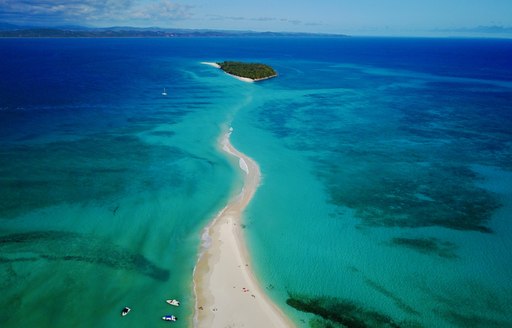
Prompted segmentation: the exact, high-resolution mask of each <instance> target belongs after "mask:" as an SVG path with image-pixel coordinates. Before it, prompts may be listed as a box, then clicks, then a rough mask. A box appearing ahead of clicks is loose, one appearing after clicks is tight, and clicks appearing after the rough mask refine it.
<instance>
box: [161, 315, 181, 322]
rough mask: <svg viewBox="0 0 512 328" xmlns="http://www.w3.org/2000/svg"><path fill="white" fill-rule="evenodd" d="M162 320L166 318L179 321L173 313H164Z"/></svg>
mask: <svg viewBox="0 0 512 328" xmlns="http://www.w3.org/2000/svg"><path fill="white" fill-rule="evenodd" d="M162 320H165V321H177V320H178V318H176V317H175V316H173V315H164V316H163V317H162Z"/></svg>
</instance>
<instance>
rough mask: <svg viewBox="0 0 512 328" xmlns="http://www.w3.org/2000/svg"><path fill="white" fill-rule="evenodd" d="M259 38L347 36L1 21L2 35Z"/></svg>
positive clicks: (21, 36) (337, 35)
mask: <svg viewBox="0 0 512 328" xmlns="http://www.w3.org/2000/svg"><path fill="white" fill-rule="evenodd" d="M233 36H238V37H240V36H243V37H255V36H256V37H257V36H276V37H278V36H280V37H283V36H287V37H304V36H315V37H318V36H321V37H346V35H343V34H321V33H292V32H254V31H231V30H205V29H201V30H193V29H172V28H159V27H145V28H141V27H131V26H113V27H106V28H92V27H84V26H57V27H40V26H21V25H14V24H9V23H2V22H0V37H3V38H165V37H233Z"/></svg>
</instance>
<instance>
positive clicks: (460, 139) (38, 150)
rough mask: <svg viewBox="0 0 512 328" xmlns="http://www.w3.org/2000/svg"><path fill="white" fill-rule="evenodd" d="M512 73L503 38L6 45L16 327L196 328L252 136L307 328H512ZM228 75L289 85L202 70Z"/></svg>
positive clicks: (255, 251) (2, 62)
mask: <svg viewBox="0 0 512 328" xmlns="http://www.w3.org/2000/svg"><path fill="white" fill-rule="evenodd" d="M510 58H512V41H511V40H499V39H428V38H423V39H419V38H358V37H349V38H176V39H173V38H168V39H1V40H0V76H2V78H1V79H0V285H1V290H2V292H1V295H0V326H1V327H70V326H73V327H91V326H95V327H120V326H123V327H141V326H151V327H153V326H155V327H158V326H159V325H160V326H164V325H165V324H166V323H165V322H163V321H162V320H161V319H160V317H161V316H163V315H165V314H171V313H172V314H174V315H176V316H178V318H179V321H178V322H177V323H175V324H174V326H176V327H190V326H191V325H192V314H193V308H194V297H193V291H192V272H193V270H194V265H195V262H196V260H197V255H198V254H197V252H198V251H199V249H200V243H201V231H202V229H203V228H204V226H205V225H206V224H207V223H208V222H209V220H211V219H212V218H213V217H214V216H215V214H216V213H217V212H218V211H219V210H220V209H221V208H223V207H224V205H225V204H226V202H227V201H228V199H229V198H230V197H231V196H233V195H235V194H236V193H237V191H238V190H239V188H240V186H241V177H240V172H239V169H238V168H237V167H233V166H232V165H231V164H230V162H229V160H228V159H227V158H226V157H225V154H223V153H222V152H221V151H220V150H219V149H218V144H217V143H218V138H219V136H220V134H221V131H223V129H224V128H225V127H226V126H232V127H233V134H232V137H231V140H232V143H233V145H234V146H235V147H236V148H237V149H239V150H240V151H242V152H244V153H245V154H247V155H248V156H250V157H252V158H253V159H255V160H256V161H257V162H258V163H259V165H260V168H261V171H262V184H261V186H260V188H259V189H258V191H257V192H256V195H255V197H254V198H253V200H252V202H251V204H250V205H249V208H248V210H247V213H246V215H245V217H244V225H243V226H244V231H245V232H246V237H247V241H248V246H249V251H250V253H251V256H252V261H253V263H252V265H253V268H254V270H255V271H256V274H257V276H258V277H259V279H260V281H261V284H262V286H263V287H264V288H265V290H266V291H267V292H268V293H269V295H270V296H271V297H272V298H273V299H274V300H275V302H276V303H277V304H278V306H279V307H280V308H282V309H283V311H284V312H285V313H286V314H287V315H289V316H290V317H291V318H293V320H294V321H295V322H296V324H297V326H298V327H512V305H511V304H512V224H511V223H510V218H511V217H512V188H511V187H510V186H512V129H511V126H512V62H511V61H510ZM223 60H242V61H251V62H254V61H257V62H264V63H267V64H270V65H271V66H273V67H274V68H275V69H276V70H277V71H278V73H279V76H278V77H277V78H274V79H271V80H267V81H263V82H259V83H244V82H241V81H238V80H236V79H234V78H232V77H230V76H228V75H226V74H224V73H223V72H222V71H220V70H217V69H215V68H212V67H210V66H207V65H202V64H201V62H202V61H223ZM163 88H166V90H167V93H168V94H167V96H163V95H162V91H163ZM169 298H176V299H179V300H180V301H181V303H182V306H181V307H179V308H173V309H170V308H169V306H168V305H167V304H166V303H165V302H164V300H165V299H169ZM124 306H129V307H130V308H131V309H132V311H131V312H130V314H129V315H128V316H126V317H121V316H120V314H119V313H120V311H121V309H122V308H123V307H124Z"/></svg>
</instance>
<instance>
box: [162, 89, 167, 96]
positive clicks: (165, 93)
mask: <svg viewBox="0 0 512 328" xmlns="http://www.w3.org/2000/svg"><path fill="white" fill-rule="evenodd" d="M162 96H167V90H165V88H164V92H162Z"/></svg>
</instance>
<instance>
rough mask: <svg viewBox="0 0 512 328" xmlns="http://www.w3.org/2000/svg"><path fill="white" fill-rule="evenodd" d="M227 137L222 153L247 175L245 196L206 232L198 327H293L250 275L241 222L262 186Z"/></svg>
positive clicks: (197, 274)
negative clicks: (259, 187)
mask: <svg viewBox="0 0 512 328" xmlns="http://www.w3.org/2000/svg"><path fill="white" fill-rule="evenodd" d="M231 132H232V129H230V130H229V132H226V133H223V135H222V137H221V138H220V142H219V147H220V148H221V149H222V150H224V151H225V152H227V153H228V154H229V155H230V156H232V159H233V162H234V163H235V161H236V160H238V164H239V166H240V169H241V170H243V171H244V173H245V174H244V175H243V178H244V184H243V188H242V190H241V192H240V194H238V195H236V196H235V197H233V198H231V199H230V200H229V202H228V204H227V205H226V207H224V208H223V209H222V210H221V211H220V212H219V213H218V214H217V216H216V217H215V218H214V219H213V220H212V221H211V223H210V224H209V225H208V226H207V227H206V228H205V229H204V231H203V236H202V245H201V251H200V255H199V259H198V262H197V264H196V267H195V269H194V293H195V296H196V304H195V312H194V326H195V327H200V328H202V327H208V328H211V327H214V328H215V327H255V328H261V327H294V326H295V325H294V324H293V322H292V321H291V320H290V319H289V318H288V317H286V316H285V315H284V313H283V312H282V311H281V310H280V309H279V308H278V307H277V306H276V305H275V304H274V303H273V302H272V300H271V299H270V298H269V297H268V296H267V295H266V294H265V292H264V291H263V289H262V288H261V287H260V286H259V283H258V280H257V279H256V277H255V276H254V274H253V272H252V270H251V261H250V258H249V254H248V252H247V248H246V244H245V241H244V238H243V237H244V236H243V230H242V225H241V218H242V214H243V211H244V209H245V208H246V206H247V204H249V201H250V200H251V198H252V197H253V195H254V193H255V192H256V189H257V187H258V185H259V183H260V178H261V174H260V169H259V167H258V165H257V163H256V162H255V161H254V160H252V159H251V158H249V157H248V156H246V155H244V154H243V153H241V152H239V151H238V150H236V149H235V148H234V147H233V146H232V145H231V143H230V141H229V138H230V135H231Z"/></svg>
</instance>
